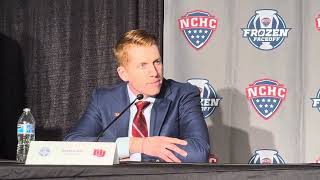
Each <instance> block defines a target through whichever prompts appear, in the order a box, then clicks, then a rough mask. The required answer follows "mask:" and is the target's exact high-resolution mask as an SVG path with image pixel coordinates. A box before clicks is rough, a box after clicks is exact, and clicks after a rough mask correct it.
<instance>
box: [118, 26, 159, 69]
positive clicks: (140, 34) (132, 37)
mask: <svg viewBox="0 0 320 180" xmlns="http://www.w3.org/2000/svg"><path fill="white" fill-rule="evenodd" d="M157 41H158V39H157V38H156V37H155V36H154V35H152V34H150V33H148V32H147V31H145V30H141V29H136V30H131V31H128V32H126V33H124V34H123V35H122V37H121V38H120V40H119V41H118V42H117V44H116V45H115V47H114V48H113V53H114V56H115V58H116V60H117V63H118V66H124V65H126V64H127V63H128V53H127V48H129V47H130V46H132V45H136V46H152V45H157Z"/></svg>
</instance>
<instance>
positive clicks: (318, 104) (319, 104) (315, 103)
mask: <svg viewBox="0 0 320 180" xmlns="http://www.w3.org/2000/svg"><path fill="white" fill-rule="evenodd" d="M311 100H312V107H313V108H317V109H318V111H319V112H320V89H319V90H318V93H317V96H316V97H315V98H311Z"/></svg>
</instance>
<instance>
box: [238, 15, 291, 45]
mask: <svg viewBox="0 0 320 180" xmlns="http://www.w3.org/2000/svg"><path fill="white" fill-rule="evenodd" d="M290 29H291V28H287V27H286V24H285V22H284V20H283V19H282V17H281V16H280V15H279V14H278V12H277V11H276V10H273V9H259V10H256V14H255V15H253V16H252V17H251V19H250V20H249V22H248V25H247V28H242V31H243V36H242V37H244V38H248V40H249V42H250V43H251V44H252V45H253V46H254V47H256V48H258V49H260V50H272V49H275V48H277V47H279V46H280V45H281V43H282V42H283V41H284V39H285V38H286V37H288V33H289V31H290Z"/></svg>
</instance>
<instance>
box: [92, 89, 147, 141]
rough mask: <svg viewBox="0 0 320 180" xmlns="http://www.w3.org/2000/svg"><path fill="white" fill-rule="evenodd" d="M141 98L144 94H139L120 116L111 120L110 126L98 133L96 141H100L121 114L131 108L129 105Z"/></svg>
mask: <svg viewBox="0 0 320 180" xmlns="http://www.w3.org/2000/svg"><path fill="white" fill-rule="evenodd" d="M141 99H143V94H138V95H137V97H136V98H135V99H134V100H133V101H132V102H131V103H130V104H129V106H127V107H126V108H125V109H124V110H123V111H122V112H121V113H120V114H119V116H117V117H115V118H114V119H113V120H112V121H111V123H110V124H108V126H107V127H105V128H104V129H103V130H102V131H101V132H100V133H99V134H98V136H97V139H96V142H99V139H100V138H101V136H102V135H103V134H104V133H105V132H106V130H107V129H108V128H109V127H110V126H111V125H112V124H113V123H114V122H116V121H117V120H118V119H119V118H120V116H121V115H122V114H123V113H124V112H126V110H127V109H129V107H130V106H131V105H132V104H133V103H134V102H136V100H141Z"/></svg>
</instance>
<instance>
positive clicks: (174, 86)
mask: <svg viewBox="0 0 320 180" xmlns="http://www.w3.org/2000/svg"><path fill="white" fill-rule="evenodd" d="M165 83H166V86H167V87H168V88H170V90H171V91H172V92H173V93H179V94H181V93H190V92H196V93H197V92H198V91H199V89H198V88H197V87H196V86H194V85H192V84H190V83H187V82H178V81H175V80H172V79H167V80H166V82H165Z"/></svg>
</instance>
